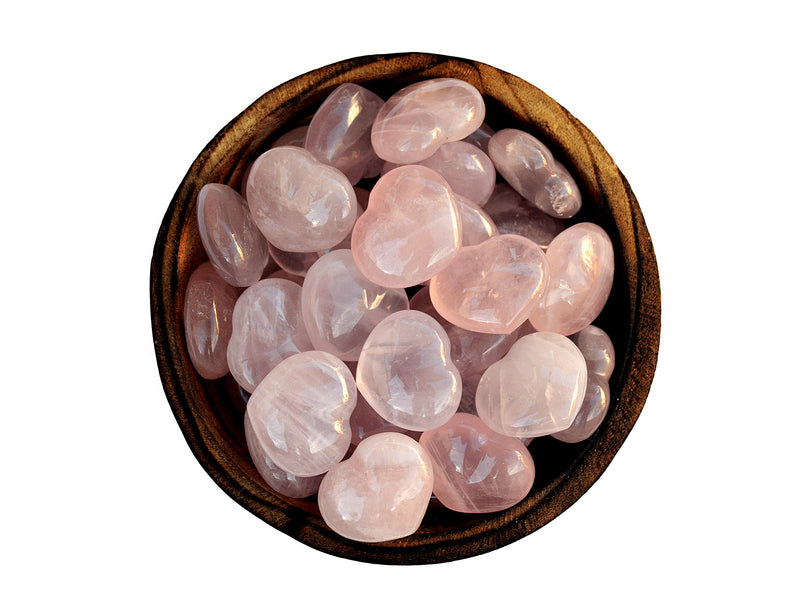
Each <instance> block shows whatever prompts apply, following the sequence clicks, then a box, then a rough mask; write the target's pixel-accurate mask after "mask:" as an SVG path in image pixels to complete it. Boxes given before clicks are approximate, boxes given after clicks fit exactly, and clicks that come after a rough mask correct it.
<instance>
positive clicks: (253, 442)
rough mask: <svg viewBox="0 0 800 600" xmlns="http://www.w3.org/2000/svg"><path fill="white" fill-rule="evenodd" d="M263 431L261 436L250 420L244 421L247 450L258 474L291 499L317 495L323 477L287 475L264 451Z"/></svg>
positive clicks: (270, 485) (274, 488)
mask: <svg viewBox="0 0 800 600" xmlns="http://www.w3.org/2000/svg"><path fill="white" fill-rule="evenodd" d="M263 435H264V434H263V431H262V432H261V434H260V435H259V434H258V433H256V431H255V429H253V424H252V422H251V420H250V419H247V418H246V419H245V420H244V436H245V440H246V441H247V450H248V451H249V452H250V458H251V459H252V460H253V464H254V465H255V466H256V469H257V470H258V474H259V475H261V478H262V479H263V480H264V483H266V484H267V485H268V486H269V487H271V488H272V489H273V490H275V491H276V492H278V493H279V494H283V495H284V496H288V497H289V498H307V497H308V496H313V495H314V494H316V493H317V490H318V489H319V484H320V483H321V482H322V477H323V476H322V475H315V476H314V477H298V476H297V475H292V474H291V473H287V472H286V471H284V470H283V469H281V468H280V467H278V465H276V464H275V463H274V462H272V459H270V457H269V456H267V453H266V452H265V451H264V440H263Z"/></svg>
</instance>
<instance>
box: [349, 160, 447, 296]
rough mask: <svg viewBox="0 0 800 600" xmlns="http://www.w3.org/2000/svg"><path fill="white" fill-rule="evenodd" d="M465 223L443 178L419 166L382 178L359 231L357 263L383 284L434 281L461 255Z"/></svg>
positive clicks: (355, 247) (354, 241)
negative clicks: (460, 248) (457, 254)
mask: <svg viewBox="0 0 800 600" xmlns="http://www.w3.org/2000/svg"><path fill="white" fill-rule="evenodd" d="M460 244H461V218H460V216H459V212H458V209H457V208H456V205H455V201H454V199H453V193H452V191H451V190H450V187H449V186H448V185H447V183H446V182H445V181H444V179H442V177H441V175H439V174H438V173H435V172H434V171H432V170H431V169H428V168H426V167H421V166H417V165H408V166H403V167H399V168H397V169H394V170H393V171H390V172H389V173H387V174H386V175H384V176H383V177H381V178H380V179H379V180H378V182H377V183H376V184H375V187H374V188H373V190H372V193H371V194H370V197H369V207H368V208H367V210H366V212H364V214H363V215H362V216H361V217H360V218H359V219H358V221H357V222H356V224H355V227H354V228H353V235H352V238H351V247H352V249H353V258H354V259H355V261H356V265H358V268H359V269H360V270H361V272H362V273H363V274H364V275H365V276H366V277H367V278H368V279H369V280H370V281H374V282H375V283H377V284H378V285H383V286H386V287H390V288H401V287H409V286H412V285H417V284H419V283H422V282H423V281H426V280H427V279H430V278H431V277H432V276H433V275H435V274H436V273H438V272H439V271H440V270H441V269H443V268H444V267H445V266H446V265H447V263H449V262H450V261H451V260H452V259H453V257H454V256H455V253H456V250H457V249H458V247H459V246H460Z"/></svg>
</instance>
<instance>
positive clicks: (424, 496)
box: [318, 433, 433, 542]
mask: <svg viewBox="0 0 800 600" xmlns="http://www.w3.org/2000/svg"><path fill="white" fill-rule="evenodd" d="M432 489H433V472H432V466H431V460H430V457H429V456H428V454H427V452H425V450H424V448H422V446H420V445H419V444H418V443H417V442H415V441H414V440H412V439H411V438H410V437H408V436H406V435H403V434H401V433H377V434H375V435H373V436H371V437H368V438H367V439H365V440H364V441H363V442H361V443H360V444H359V445H358V447H357V448H356V450H355V452H354V453H353V456H352V457H350V458H349V459H348V460H345V461H343V462H341V463H339V464H337V465H335V466H334V467H332V468H331V470H330V471H328V473H327V474H326V475H325V477H324V479H323V480H322V484H321V485H320V488H319V495H318V500H319V511H320V514H321V515H322V518H323V520H324V521H325V523H326V524H327V525H328V527H330V528H331V529H333V530H334V531H335V532H336V533H338V534H339V535H341V536H344V537H346V538H348V539H351V540H356V541H359V542H384V541H387V540H394V539H398V538H402V537H405V536H407V535H411V534H412V533H414V532H415V531H416V530H417V528H418V527H419V525H420V523H421V522H422V517H423V516H424V515H425V511H426V509H427V508H428V502H429V501H430V498H431V491H432Z"/></svg>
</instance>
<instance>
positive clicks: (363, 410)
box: [350, 393, 408, 446]
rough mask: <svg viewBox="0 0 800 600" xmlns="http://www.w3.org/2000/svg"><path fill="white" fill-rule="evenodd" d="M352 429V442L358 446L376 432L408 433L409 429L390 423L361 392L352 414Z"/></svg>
mask: <svg viewBox="0 0 800 600" xmlns="http://www.w3.org/2000/svg"><path fill="white" fill-rule="evenodd" d="M350 430H351V431H352V433H353V436H352V438H351V439H350V444H351V445H353V446H357V445H358V444H360V443H361V442H363V441H364V440H365V439H367V438H368V437H370V436H372V435H375V434H376V433H384V432H387V431H394V432H396V433H404V434H407V433H408V430H407V429H403V428H402V427H398V426H397V425H394V424H392V423H389V421H387V420H386V419H384V418H383V417H382V416H380V415H379V414H378V413H376V412H375V409H374V408H372V407H371V406H370V405H369V402H367V401H366V400H365V399H364V397H363V396H362V395H361V394H360V393H359V394H358V400H357V401H356V408H355V410H353V414H352V415H350Z"/></svg>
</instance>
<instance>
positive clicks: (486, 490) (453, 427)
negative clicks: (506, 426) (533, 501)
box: [419, 413, 535, 513]
mask: <svg viewBox="0 0 800 600" xmlns="http://www.w3.org/2000/svg"><path fill="white" fill-rule="evenodd" d="M419 443H420V445H421V446H422V447H423V448H425V450H427V451H428V454H429V455H430V457H431V463H432V464H433V493H434V494H436V498H437V499H438V500H439V501H440V502H441V503H442V504H444V505H445V506H446V507H447V508H449V509H451V510H455V511H458V512H465V513H487V512H495V511H498V510H503V509H506V508H508V507H510V506H513V505H515V504H516V503H517V502H519V501H520V500H522V499H523V498H525V496H527V495H528V492H529V491H530V489H531V487H532V486H533V478H534V473H535V469H534V466H533V459H532V458H531V455H530V452H528V449H527V448H526V447H525V446H523V445H522V443H521V442H520V441H519V440H518V439H516V438H512V437H508V436H505V435H501V434H499V433H497V432H496V431H492V430H491V429H489V427H487V426H486V424H485V423H484V422H483V421H481V420H480V419H479V418H478V417H476V416H475V415H468V414H465V413H456V414H455V416H454V417H453V418H452V419H450V420H449V421H448V422H447V423H446V424H445V425H443V426H441V427H437V428H436V429H433V430H431V431H426V432H424V433H423V434H422V437H421V438H420V441H419Z"/></svg>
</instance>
